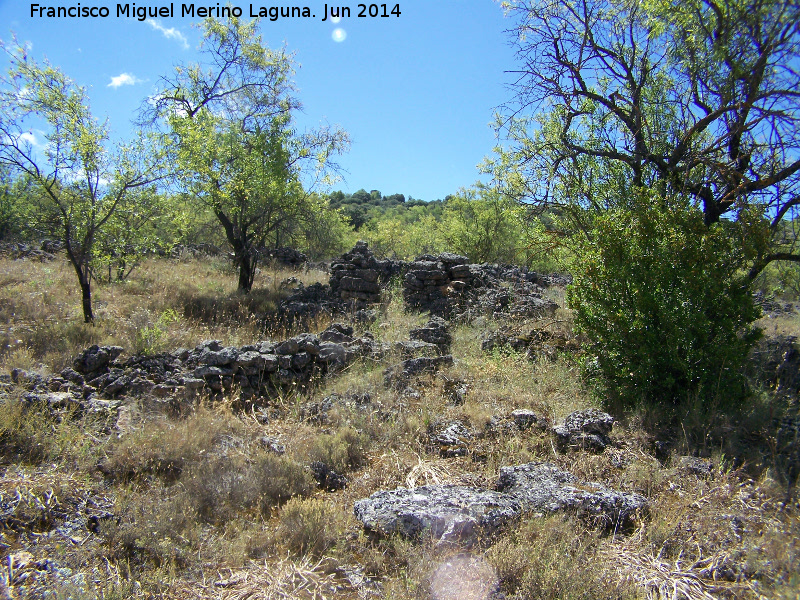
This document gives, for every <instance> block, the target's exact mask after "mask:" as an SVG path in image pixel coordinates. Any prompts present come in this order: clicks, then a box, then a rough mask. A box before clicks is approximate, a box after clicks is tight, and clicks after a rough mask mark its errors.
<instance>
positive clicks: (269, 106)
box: [146, 17, 349, 292]
mask: <svg viewBox="0 0 800 600" xmlns="http://www.w3.org/2000/svg"><path fill="white" fill-rule="evenodd" d="M258 27H259V20H258V19H253V20H251V21H248V22H244V21H241V20H239V19H237V18H235V17H231V18H230V19H228V20H226V21H218V20H215V19H207V20H205V21H204V22H203V44H202V51H203V55H204V58H205V61H204V63H203V64H192V65H180V66H178V67H176V69H175V72H174V73H173V74H172V75H171V76H168V77H165V78H164V79H162V81H161V84H160V86H161V90H160V92H159V93H158V94H157V95H156V96H155V98H154V100H153V104H152V107H148V108H147V110H146V113H147V115H148V116H149V119H150V121H151V122H156V123H159V124H161V125H162V126H164V127H165V130H166V132H167V134H168V136H169V139H170V150H171V152H172V153H173V156H174V158H175V163H176V165H177V168H178V171H179V181H180V183H181V186H182V188H183V189H185V190H186V191H187V192H188V193H189V194H190V195H191V196H192V197H194V198H196V199H197V200H198V201H199V202H202V203H204V204H205V205H207V206H208V207H210V208H211V209H212V211H213V212H214V214H215V215H216V217H217V219H218V221H219V223H220V225H221V227H222V228H223V230H224V231H225V236H226V239H227V240H228V242H229V243H230V244H231V246H232V248H233V250H234V256H235V260H236V263H237V266H238V268H239V289H240V290H242V291H245V292H247V291H249V290H250V289H251V287H252V285H253V277H254V275H255V269H256V264H257V261H258V254H257V252H256V249H257V248H258V247H259V246H263V245H265V244H266V243H267V242H268V241H269V240H272V241H273V242H274V243H275V244H276V245H279V244H280V241H281V239H282V238H281V236H282V235H288V234H289V233H290V232H291V230H292V228H293V227H295V226H296V225H297V223H298V222H299V221H302V220H303V219H304V218H305V217H306V216H307V215H308V214H309V205H308V202H309V192H310V191H313V189H314V187H316V186H317V185H318V184H319V183H321V182H322V183H324V182H326V181H328V179H327V177H328V176H329V175H330V174H331V173H332V172H335V170H336V165H335V163H334V162H333V157H334V156H335V155H337V154H339V153H341V152H343V151H345V150H346V149H347V147H348V145H349V138H348V136H347V134H346V133H345V132H344V131H342V130H341V129H339V128H336V127H321V128H319V129H317V130H314V131H309V132H306V133H302V134H301V133H298V132H297V131H296V130H295V129H294V126H293V121H292V117H293V112H294V111H296V110H298V109H299V108H300V103H299V101H298V100H297V99H296V98H295V97H294V96H293V91H294V89H293V84H292V76H293V73H294V71H293V60H292V57H291V55H289V54H287V53H286V51H285V50H283V49H282V50H277V51H273V50H270V49H268V48H266V47H265V46H264V45H263V43H262V41H261V37H260V35H259V34H258Z"/></svg>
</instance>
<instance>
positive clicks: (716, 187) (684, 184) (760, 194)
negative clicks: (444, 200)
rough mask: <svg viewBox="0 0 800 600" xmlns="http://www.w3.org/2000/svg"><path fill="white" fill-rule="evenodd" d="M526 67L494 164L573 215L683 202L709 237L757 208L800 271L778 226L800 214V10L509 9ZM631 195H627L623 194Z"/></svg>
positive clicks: (738, 4) (774, 248) (719, 6)
mask: <svg viewBox="0 0 800 600" xmlns="http://www.w3.org/2000/svg"><path fill="white" fill-rule="evenodd" d="M502 5H503V6H504V7H505V9H506V10H507V11H508V13H509V14H510V15H511V16H512V17H514V18H515V19H516V25H515V27H514V29H513V30H512V34H513V38H514V43H515V45H516V48H517V55H518V57H519V60H520V63H521V68H520V69H519V70H518V71H515V73H516V75H517V80H516V82H515V83H514V85H513V87H514V90H515V102H514V103H512V104H509V105H508V106H507V107H506V111H504V112H503V113H502V114H501V115H500V116H499V117H498V125H499V126H500V127H503V128H505V131H506V133H507V137H508V139H509V141H510V146H509V148H508V149H506V150H501V151H500V152H499V155H498V157H497V158H496V159H495V160H494V161H492V162H491V163H490V164H488V165H487V168H488V169H490V170H494V171H495V174H497V175H498V176H499V179H504V180H505V181H506V183H508V182H509V181H511V184H512V185H513V186H515V187H516V188H517V191H519V190H522V191H524V192H525V193H526V194H527V195H528V196H529V198H531V199H532V200H533V201H534V202H536V203H539V204H543V205H553V204H555V205H558V206H561V207H562V208H564V209H566V210H567V212H568V214H569V213H571V214H574V215H576V216H579V215H580V214H581V212H580V210H576V208H579V209H584V208H588V209H591V210H597V209H600V210H603V209H605V208H608V207H609V206H616V205H617V203H618V202H623V203H624V202H626V201H627V200H629V199H631V198H635V197H637V195H636V194H628V193H626V192H627V191H629V189H630V186H633V187H634V188H645V187H649V188H652V187H654V186H655V187H657V188H658V189H660V190H661V191H662V193H663V194H673V193H677V194H685V195H686V196H687V197H689V198H690V199H691V200H692V202H693V204H695V205H696V206H699V207H700V208H701V209H702V211H703V216H704V223H705V225H706V226H707V227H709V226H711V225H712V224H714V223H717V222H718V221H720V219H722V218H729V217H732V216H733V215H734V214H735V213H736V211H737V210H739V209H740V208H741V207H742V206H750V205H753V206H757V207H759V208H760V209H761V210H762V213H763V214H764V215H765V218H766V219H767V220H768V226H769V228H770V231H771V232H772V234H773V244H772V245H770V246H767V247H765V248H763V251H762V252H760V253H759V254H758V255H757V256H755V257H753V260H752V264H751V265H750V268H749V277H750V279H753V278H755V277H756V276H757V275H758V273H759V272H760V271H761V270H762V269H763V268H764V267H765V266H766V265H767V264H769V263H770V262H772V261H774V260H791V261H800V252H796V251H795V237H794V236H793V237H791V238H790V239H787V238H786V237H785V235H784V233H785V228H782V227H781V225H780V224H781V222H782V221H784V220H785V219H792V217H793V215H794V214H795V212H796V209H797V207H798V206H799V205H800V135H799V134H798V131H800V127H798V125H800V92H798V90H800V70H798V69H797V63H798V59H800V28H798V26H797V24H798V22H800V4H798V3H796V2H785V1H783V0H689V1H680V2H678V1H677V0H648V1H645V2H641V1H639V0H618V1H615V2H613V3H609V2H603V1H600V0H569V1H566V2H562V1H560V0H558V1H556V0H545V1H544V2H538V1H537V2H532V1H528V0H519V1H511V2H503V3H502ZM621 189H624V190H626V192H625V193H621V192H620V190H621Z"/></svg>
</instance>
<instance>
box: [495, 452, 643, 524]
mask: <svg viewBox="0 0 800 600" xmlns="http://www.w3.org/2000/svg"><path fill="white" fill-rule="evenodd" d="M495 489H496V490H497V491H499V492H503V493H506V494H510V495H512V496H513V497H514V498H516V499H517V500H519V502H520V503H522V505H523V507H524V509H525V510H528V511H535V512H543V513H552V512H556V511H562V510H573V511H575V512H577V513H578V515H579V516H581V517H584V518H588V519H589V520H590V521H592V522H594V523H595V524H597V525H600V526H602V527H613V528H614V529H617V528H619V527H622V526H625V525H626V524H627V523H628V521H629V520H630V519H631V517H633V516H634V515H635V514H636V513H637V512H639V511H641V510H643V509H644V508H645V507H646V506H647V499H646V498H645V497H644V496H641V495H639V494H636V493H628V492H619V491H616V490H610V489H608V488H606V487H603V486H602V485H600V484H598V483H586V482H583V483H582V482H580V481H579V480H578V479H577V478H576V477H575V476H574V475H572V474H571V473H568V472H567V471H563V470H561V469H559V468H558V467H556V466H555V465H553V464H550V463H528V464H525V465H519V466H516V467H502V468H501V469H500V477H499V478H498V480H497V485H496V486H495Z"/></svg>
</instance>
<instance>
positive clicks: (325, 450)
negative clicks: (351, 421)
mask: <svg viewBox="0 0 800 600" xmlns="http://www.w3.org/2000/svg"><path fill="white" fill-rule="evenodd" d="M368 442H369V440H368V439H367V436H365V435H363V434H361V433H359V432H357V431H356V430H355V429H353V428H352V427H345V428H343V429H340V430H339V431H337V432H336V433H334V434H332V435H328V434H323V435H320V436H317V437H316V438H315V439H314V441H313V442H312V443H311V445H310V447H309V450H308V455H309V460H311V461H312V462H313V461H320V462H323V463H325V464H326V465H328V467H330V468H331V469H333V470H334V471H337V472H338V473H344V472H345V471H349V470H351V469H358V468H359V467H362V466H364V465H365V464H366V462H367V454H366V446H367V444H368Z"/></svg>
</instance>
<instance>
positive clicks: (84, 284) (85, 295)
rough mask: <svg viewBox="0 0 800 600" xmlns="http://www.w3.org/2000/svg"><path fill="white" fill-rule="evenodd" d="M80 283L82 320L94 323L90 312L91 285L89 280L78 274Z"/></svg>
mask: <svg viewBox="0 0 800 600" xmlns="http://www.w3.org/2000/svg"><path fill="white" fill-rule="evenodd" d="M79 278H80V283H81V298H82V300H83V322H84V323H92V324H94V315H93V314H92V287H91V282H90V280H89V279H87V278H86V277H83V276H82V275H81V276H79Z"/></svg>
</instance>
